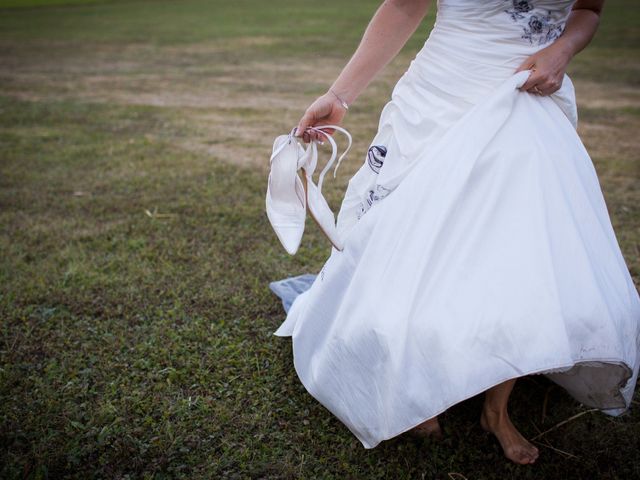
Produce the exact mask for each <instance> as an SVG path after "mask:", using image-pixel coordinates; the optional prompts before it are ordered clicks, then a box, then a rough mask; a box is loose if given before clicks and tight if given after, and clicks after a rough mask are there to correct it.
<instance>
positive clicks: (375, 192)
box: [356, 145, 391, 220]
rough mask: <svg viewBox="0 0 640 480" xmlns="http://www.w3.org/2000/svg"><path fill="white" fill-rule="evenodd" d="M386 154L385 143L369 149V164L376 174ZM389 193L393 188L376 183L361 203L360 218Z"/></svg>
mask: <svg viewBox="0 0 640 480" xmlns="http://www.w3.org/2000/svg"><path fill="white" fill-rule="evenodd" d="M386 156H387V147H385V146H384V145H372V146H371V147H370V148H369V150H368V151H367V164H368V165H369V168H371V170H373V171H374V172H375V173H376V174H377V173H380V168H382V164H383V163H384V159H385V157H386ZM389 193H391V189H389V188H386V187H383V186H382V185H378V184H375V185H374V187H373V188H372V189H370V190H369V191H368V192H367V198H366V201H365V202H362V203H361V204H360V208H359V209H358V212H357V213H356V216H357V217H358V220H360V218H361V217H362V215H364V213H365V212H366V211H367V210H369V208H370V207H371V206H372V205H373V204H374V203H376V202H378V201H380V200H382V199H383V198H384V197H386V196H387V195H388V194H389Z"/></svg>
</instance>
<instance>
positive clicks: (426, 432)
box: [409, 416, 443, 440]
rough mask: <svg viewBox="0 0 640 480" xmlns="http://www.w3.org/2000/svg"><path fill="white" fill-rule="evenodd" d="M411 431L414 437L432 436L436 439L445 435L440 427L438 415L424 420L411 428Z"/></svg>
mask: <svg viewBox="0 0 640 480" xmlns="http://www.w3.org/2000/svg"><path fill="white" fill-rule="evenodd" d="M409 433H410V434H411V435H412V436H414V437H420V438H426V437H430V438H434V439H436V440H441V439H442V437H443V435H442V428H440V423H439V422H438V417H437V416H435V417H433V418H430V419H429V420H427V421H425V422H422V423H421V424H420V425H417V426H415V427H413V428H412V429H411V430H409Z"/></svg>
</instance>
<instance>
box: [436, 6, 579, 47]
mask: <svg viewBox="0 0 640 480" xmlns="http://www.w3.org/2000/svg"><path fill="white" fill-rule="evenodd" d="M574 1H575V0H485V1H480V0H438V2H437V8H438V11H437V16H436V23H435V27H434V30H433V34H434V35H446V36H447V37H448V38H449V39H455V40H456V41H459V42H462V41H463V42H464V44H465V45H467V46H469V47H471V46H473V47H475V48H476V49H479V48H483V47H488V48H492V47H496V46H501V47H503V48H505V47H511V48H512V49H513V51H515V50H517V49H519V50H520V51H522V52H523V53H525V52H529V53H531V52H532V51H535V50H536V49H538V48H540V47H541V46H545V45H547V44H548V43H550V42H553V41H554V40H555V39H556V38H558V37H559V36H560V35H561V34H562V32H563V30H564V27H565V23H566V20H567V18H568V16H569V13H570V11H571V7H572V5H573V3H574Z"/></svg>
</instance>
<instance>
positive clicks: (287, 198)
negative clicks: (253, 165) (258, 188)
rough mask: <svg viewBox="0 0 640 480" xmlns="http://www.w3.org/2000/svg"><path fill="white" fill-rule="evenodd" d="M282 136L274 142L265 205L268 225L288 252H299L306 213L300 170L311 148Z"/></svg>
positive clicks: (287, 136)
mask: <svg viewBox="0 0 640 480" xmlns="http://www.w3.org/2000/svg"><path fill="white" fill-rule="evenodd" d="M294 131H295V128H294V129H293V130H292V131H291V132H290V133H289V134H288V135H280V136H278V137H276V139H275V140H274V142H273V151H272V154H271V159H270V164H271V171H270V172H269V179H268V182H267V194H266V197H265V206H266V211H267V217H268V218H269V222H270V223H271V226H272V227H273V229H274V231H275V232H276V236H277V237H278V239H279V240H280V243H281V244H282V246H283V247H284V248H285V250H286V251H287V253H289V254H290V255H294V254H295V253H296V252H297V251H298V247H299V246H300V241H301V240H302V234H303V233H304V225H305V219H306V211H307V200H306V193H305V189H304V185H303V184H302V181H301V180H300V177H299V176H298V170H299V169H300V168H301V167H302V166H303V165H304V164H305V163H307V162H308V156H309V155H310V154H311V151H310V149H307V150H306V151H305V149H304V148H303V147H302V145H300V143H299V142H298V140H297V139H296V138H295V137H294V136H293V133H294Z"/></svg>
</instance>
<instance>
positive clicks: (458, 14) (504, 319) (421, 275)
mask: <svg viewBox="0 0 640 480" xmlns="http://www.w3.org/2000/svg"><path fill="white" fill-rule="evenodd" d="M525 3H527V2H525ZM518 4H519V5H522V2H519V3H518ZM529 4H530V6H531V7H532V8H531V9H529V10H527V11H526V12H521V13H522V14H523V15H524V18H523V19H519V17H514V16H513V15H510V14H509V12H510V10H509V8H506V7H505V6H508V5H516V3H513V2H504V1H493V2H476V1H470V0H466V1H465V0H456V1H453V0H450V1H447V2H444V1H440V2H438V15H437V17H436V25H435V27H434V29H433V31H432V32H431V34H430V36H429V38H428V40H427V42H426V43H425V46H424V48H423V49H422V50H421V51H420V52H419V53H418V55H417V56H416V58H415V59H414V60H413V61H412V63H411V65H410V67H409V69H408V70H407V72H406V73H405V74H404V75H403V76H402V78H401V79H400V81H399V82H398V84H397V85H396V87H395V88H394V91H393V93H392V98H391V101H390V102H388V103H387V104H386V105H385V107H384V109H383V111H382V113H381V115H380V121H379V128H378V133H377V134H376V136H375V137H374V139H373V141H372V142H371V145H370V147H377V149H376V150H374V151H375V152H377V153H378V154H379V153H380V152H383V153H384V156H379V157H377V158H376V159H375V160H378V162H372V161H371V154H372V150H371V148H370V150H369V152H368V155H367V156H366V158H365V161H364V162H363V164H362V166H361V167H360V169H359V170H358V171H357V172H356V174H355V175H354V176H353V177H352V178H351V180H350V181H349V185H348V187H347V191H346V193H345V197H344V199H343V202H342V205H341V209H340V212H339V214H338V229H339V231H340V232H341V233H342V235H343V236H344V237H343V238H344V239H345V242H344V243H345V247H344V250H343V251H338V250H336V249H335V248H333V249H332V250H331V254H330V256H329V258H328V259H327V261H326V262H325V264H324V265H323V267H322V268H321V270H320V271H319V272H318V275H317V276H316V278H315V280H314V281H313V283H311V285H310V287H309V288H308V289H307V290H305V291H303V292H302V293H300V294H299V295H298V296H297V297H296V298H295V300H294V301H293V303H292V304H291V307H290V309H289V310H288V313H287V316H286V319H285V320H284V322H283V323H282V324H281V325H280V327H279V328H278V329H277V330H276V332H275V335H278V336H291V337H292V341H293V355H294V366H295V370H296V372H297V374H298V376H299V378H300V380H301V381H302V383H303V384H304V386H305V387H306V389H307V390H308V392H309V393H310V394H311V395H313V396H314V397H315V398H316V399H317V400H318V401H319V402H320V403H322V404H323V405H324V406H325V407H326V408H327V409H328V410H329V411H331V412H332V413H333V414H334V415H336V416H337V417H338V418H339V419H340V420H341V421H342V422H343V423H344V424H345V425H346V426H347V428H349V430H350V431H351V432H353V434H354V435H355V436H356V437H357V438H358V439H359V440H360V442H361V443H362V445H363V446H364V447H365V448H373V447H375V446H376V445H377V444H379V443H380V442H381V441H383V440H386V439H389V438H392V437H394V436H396V435H398V434H400V433H402V432H404V431H406V430H409V429H410V428H412V427H414V426H416V425H418V424H419V423H421V422H423V421H424V420H426V419H428V418H431V417H433V416H435V415H437V414H439V413H441V412H443V411H444V410H446V409H447V408H449V407H450V406H452V405H454V404H456V403H458V402H460V401H462V400H464V399H467V398H469V397H472V396H474V395H476V394H478V393H480V392H482V391H485V390H486V389H487V388H489V387H491V386H494V385H496V384H498V383H500V382H502V381H504V380H507V379H510V378H515V377H520V376H523V375H527V374H544V375H546V376H547V377H548V378H549V379H551V380H552V381H554V382H556V383H557V384H559V385H561V386H562V387H563V388H565V389H566V390H567V392H568V393H569V394H570V395H571V396H572V397H574V398H575V399H576V400H578V401H579V402H582V403H583V404H585V405H588V406H592V407H597V408H599V409H601V410H602V411H603V412H604V413H606V414H609V415H620V414H622V413H624V412H625V411H626V410H627V409H628V408H629V407H630V404H631V398H632V395H633V392H634V389H635V386H636V380H637V375H638V369H639V367H640V356H639V355H638V352H639V350H640V296H639V295H638V291H637V289H636V288H635V286H634V284H633V281H632V279H631V276H630V274H629V270H628V268H627V266H626V264H625V260H624V258H623V256H622V253H621V251H620V248H619V245H618V242H617V240H616V235H615V232H614V230H613V228H612V225H611V220H610V217H609V215H608V211H607V206H606V204H605V200H604V197H603V194H602V190H601V187H600V184H599V181H598V177H597V174H596V171H595V168H594V166H593V163H592V161H591V159H590V157H589V155H588V152H587V151H586V150H585V148H584V146H583V144H582V142H581V140H580V138H579V136H578V134H577V131H576V126H577V113H576V104H575V95H574V90H573V85H572V83H571V80H570V78H569V77H568V76H565V78H564V81H563V85H562V88H561V89H560V90H559V91H558V92H556V93H555V94H554V95H552V96H539V95H534V94H530V93H528V92H525V91H521V90H519V89H518V87H520V86H521V85H522V84H524V82H525V81H526V79H527V78H528V76H529V74H530V73H531V72H530V71H529V70H524V71H520V72H518V73H514V70H515V68H516V67H517V66H518V65H519V63H520V62H521V61H522V60H523V59H524V58H526V56H528V55H529V54H531V53H533V52H534V51H536V50H538V49H540V48H543V46H544V45H545V44H546V43H542V44H540V43H539V42H540V39H537V41H538V43H536V42H533V41H529V40H531V38H529V37H530V35H529V37H527V36H526V35H527V34H528V33H527V32H528V31H527V30H526V28H527V27H526V26H527V25H529V24H531V20H530V18H531V16H532V15H534V14H536V12H539V14H540V15H542V14H544V15H546V17H545V18H547V24H548V27H549V28H548V29H547V37H546V38H547V39H548V40H549V41H553V31H554V30H552V27H553V25H552V22H553V21H555V22H556V25H557V24H561V23H562V22H563V21H564V20H565V19H566V17H567V15H568V12H569V9H570V6H571V4H572V2H570V1H564V2H562V1H560V2H542V1H541V2H528V3H527V5H529ZM514 8H515V7H514ZM536 9H537V10H536ZM521 10H524V8H521ZM516 13H517V12H516ZM525 14H528V15H529V17H527V16H526V15H525ZM514 18H515V19H514ZM527 19H529V20H527ZM519 20H522V21H519ZM523 32H524V33H523ZM547 43H548V42H547ZM380 147H382V148H380Z"/></svg>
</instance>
